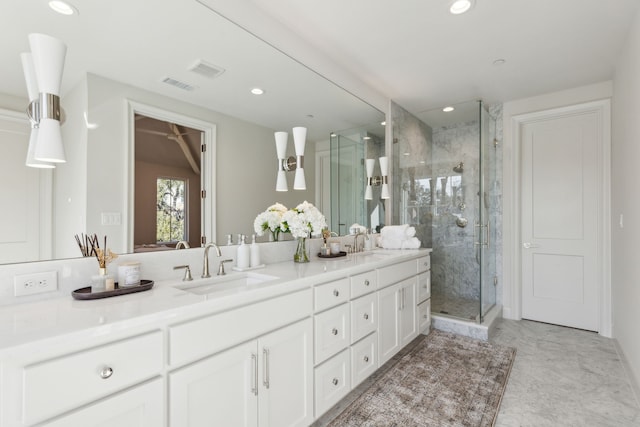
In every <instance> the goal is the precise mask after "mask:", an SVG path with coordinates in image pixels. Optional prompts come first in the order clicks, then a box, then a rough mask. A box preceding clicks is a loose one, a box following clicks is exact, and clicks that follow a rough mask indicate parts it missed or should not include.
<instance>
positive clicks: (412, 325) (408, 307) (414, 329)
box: [398, 277, 418, 348]
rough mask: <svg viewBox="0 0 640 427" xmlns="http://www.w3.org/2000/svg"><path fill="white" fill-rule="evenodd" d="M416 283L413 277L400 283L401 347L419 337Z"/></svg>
mask: <svg viewBox="0 0 640 427" xmlns="http://www.w3.org/2000/svg"><path fill="white" fill-rule="evenodd" d="M416 282H417V279H416V278H415V277H412V278H410V279H407V280H405V281H403V282H400V289H399V291H398V292H399V294H400V295H399V298H400V299H401V301H400V307H401V310H400V312H399V313H400V347H401V348H402V347H404V346H405V345H407V344H409V343H410V342H411V340H412V339H414V338H415V337H417V336H418V322H417V311H418V307H417V304H416V287H417V286H416Z"/></svg>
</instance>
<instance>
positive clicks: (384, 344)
mask: <svg viewBox="0 0 640 427" xmlns="http://www.w3.org/2000/svg"><path fill="white" fill-rule="evenodd" d="M399 289H400V285H399V284H397V285H393V286H389V287H387V288H384V289H382V290H380V291H378V319H379V322H378V355H379V356H378V360H379V361H380V366H382V364H383V363H385V362H386V361H387V360H389V359H390V358H391V357H392V356H393V355H394V354H395V353H396V352H397V351H398V350H399V349H400V337H399V329H400V325H399V320H400V317H399V315H398V311H399V310H400V298H399V296H400V293H399V292H398V290H399Z"/></svg>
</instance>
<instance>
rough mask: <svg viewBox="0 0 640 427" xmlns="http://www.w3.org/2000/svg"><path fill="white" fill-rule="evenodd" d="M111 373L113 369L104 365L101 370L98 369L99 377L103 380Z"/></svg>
mask: <svg viewBox="0 0 640 427" xmlns="http://www.w3.org/2000/svg"><path fill="white" fill-rule="evenodd" d="M111 375H113V369H111V368H110V367H109V366H105V367H104V368H102V370H101V371H100V378H102V379H103V380H106V379H107V378H109V377H110V376H111Z"/></svg>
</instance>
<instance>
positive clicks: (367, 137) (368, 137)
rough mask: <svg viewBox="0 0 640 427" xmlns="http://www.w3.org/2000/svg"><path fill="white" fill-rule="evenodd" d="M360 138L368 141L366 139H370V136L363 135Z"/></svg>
mask: <svg viewBox="0 0 640 427" xmlns="http://www.w3.org/2000/svg"><path fill="white" fill-rule="evenodd" d="M362 139H364V140H365V141H368V140H370V139H371V137H370V136H364V137H362Z"/></svg>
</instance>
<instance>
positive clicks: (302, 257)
mask: <svg viewBox="0 0 640 427" xmlns="http://www.w3.org/2000/svg"><path fill="white" fill-rule="evenodd" d="M293 261H294V262H309V255H308V254H307V238H306V237H298V245H297V247H296V253H294V254H293Z"/></svg>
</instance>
